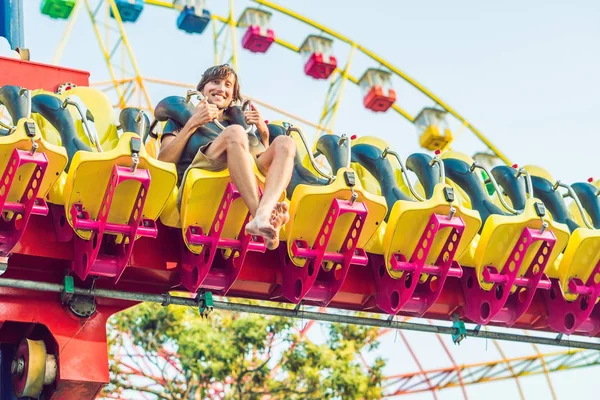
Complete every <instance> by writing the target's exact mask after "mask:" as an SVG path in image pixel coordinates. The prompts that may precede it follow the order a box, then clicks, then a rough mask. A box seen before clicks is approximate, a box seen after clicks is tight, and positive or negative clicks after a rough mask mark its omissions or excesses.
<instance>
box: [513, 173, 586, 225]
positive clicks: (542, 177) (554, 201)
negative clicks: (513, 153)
mask: <svg viewBox="0 0 600 400" xmlns="http://www.w3.org/2000/svg"><path fill="white" fill-rule="evenodd" d="M523 168H525V169H526V170H527V171H528V172H529V174H530V175H531V184H532V186H533V195H534V196H535V197H537V198H538V199H540V200H541V201H542V202H543V203H544V205H545V206H546V208H547V209H548V211H549V212H550V214H551V215H552V218H553V219H554V220H555V221H556V222H559V223H561V224H566V225H567V226H568V227H569V230H570V231H571V232H573V231H574V230H575V229H577V228H579V225H578V224H577V222H575V220H574V219H573V217H572V216H571V213H569V210H568V208H567V205H566V204H565V201H564V199H563V197H562V195H561V194H560V192H559V191H557V190H554V183H555V182H556V181H555V180H554V178H553V177H552V175H550V173H548V171H546V170H545V169H543V168H541V167H538V166H535V165H527V166H525V167H523Z"/></svg>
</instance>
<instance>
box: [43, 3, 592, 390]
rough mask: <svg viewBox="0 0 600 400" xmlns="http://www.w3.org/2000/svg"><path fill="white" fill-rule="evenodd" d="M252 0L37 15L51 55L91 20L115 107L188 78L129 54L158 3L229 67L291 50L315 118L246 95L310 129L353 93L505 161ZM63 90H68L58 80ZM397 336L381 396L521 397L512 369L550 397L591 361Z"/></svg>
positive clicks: (391, 82) (449, 117) (378, 75)
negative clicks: (400, 353)
mask: <svg viewBox="0 0 600 400" xmlns="http://www.w3.org/2000/svg"><path fill="white" fill-rule="evenodd" d="M254 3H256V4H252V5H251V6H248V7H246V8H245V9H242V10H241V11H238V10H239V9H238V7H239V5H238V4H235V3H234V2H233V1H230V2H229V8H228V10H227V12H226V13H223V14H222V15H220V14H219V13H217V12H212V11H211V7H210V6H211V2H210V1H184V0H180V1H174V2H168V1H158V0H146V1H143V0H99V1H92V0H83V1H77V2H76V1H74V0H63V1H60V0H43V1H41V6H40V8H41V12H42V14H44V15H47V16H49V17H51V18H54V19H64V20H66V24H65V31H64V35H63V39H62V40H61V42H60V43H59V44H58V47H57V52H56V55H55V61H58V60H59V59H60V56H61V55H62V54H63V52H67V51H69V50H68V49H69V48H68V41H69V37H70V36H72V35H73V34H75V33H74V32H75V30H74V26H75V22H76V21H77V19H78V18H80V19H83V18H86V14H87V17H89V21H90V24H89V25H86V26H91V28H92V30H93V32H94V35H95V36H96V39H97V42H98V44H99V48H100V52H101V54H102V57H103V58H104V60H105V64H106V68H107V70H108V73H109V76H110V80H109V81H105V82H97V83H96V84H95V86H96V87H99V88H101V89H102V90H105V91H107V92H108V93H111V94H112V95H113V99H115V106H116V107H117V108H125V107H126V106H137V107H140V108H144V109H147V110H152V109H153V108H154V106H155V104H156V100H154V101H153V97H152V96H151V93H152V91H151V89H150V86H151V85H161V86H165V87H169V88H170V90H173V91H183V90H185V89H187V88H192V87H194V86H195V84H194V83H189V82H174V81H170V80H167V78H168V77H169V76H172V75H173V74H165V75H167V76H165V77H160V78H158V77H148V76H146V75H145V74H144V66H143V65H141V64H140V63H139V62H138V61H137V58H136V54H137V49H138V46H142V44H140V43H136V42H135V41H134V40H131V39H130V37H129V36H128V33H127V31H128V28H129V26H130V25H134V24H136V23H140V21H141V20H143V18H144V14H145V13H148V12H150V10H154V11H156V10H160V12H163V13H164V19H171V20H172V21H173V24H174V27H173V28H172V32H169V34H173V35H184V34H185V35H211V34H212V42H213V60H214V62H215V63H231V64H232V65H233V66H234V67H236V69H237V68H240V69H243V68H244V66H243V65H240V63H239V58H240V57H239V53H240V52H242V51H247V52H251V53H255V54H257V55H260V56H261V57H265V59H268V58H269V56H270V52H272V51H273V49H274V48H276V47H280V48H281V49H284V50H285V51H288V52H289V54H290V56H292V57H297V59H298V69H297V71H290V72H289V73H290V74H291V75H294V76H295V78H294V79H313V80H318V81H322V82H323V83H324V84H325V85H327V91H326V95H325V97H324V99H322V100H321V103H322V110H321V113H320V114H319V115H318V116H316V118H315V116H313V117H312V118H310V117H309V118H306V117H299V116H297V115H294V114H293V113H291V112H287V111H285V110H282V109H279V108H278V107H277V106H272V105H271V104H268V103H266V102H261V100H260V99H259V98H254V99H253V100H254V101H255V102H257V103H258V104H261V105H263V106H264V107H268V108H269V109H270V110H271V111H272V112H274V113H279V114H280V115H282V116H283V117H285V118H288V119H291V120H294V121H296V122H298V123H299V124H303V125H305V126H310V127H313V128H314V129H315V131H316V135H317V137H318V136H320V135H323V134H325V133H332V132H336V129H335V122H336V116H337V115H338V111H339V107H340V104H341V102H342V101H345V102H350V101H354V102H360V104H362V106H363V107H364V108H366V109H368V110H370V111H372V112H373V113H376V114H377V113H390V114H392V115H396V116H398V117H401V118H400V119H402V120H403V121H405V122H406V123H409V124H413V125H414V129H415V130H416V132H417V139H418V144H419V146H421V147H422V148H424V149H426V150H429V151H436V150H445V149H448V148H449V147H451V145H452V141H453V137H454V136H455V134H453V133H452V130H451V129H450V126H451V125H454V126H459V127H461V128H462V129H465V130H468V131H470V132H472V133H473V134H474V135H475V136H476V137H478V138H479V139H480V140H481V142H482V143H483V147H484V149H485V151H486V152H488V153H491V154H492V156H493V157H489V155H488V154H483V155H482V158H484V159H486V160H487V159H488V158H489V161H488V162H489V164H490V165H493V163H495V162H498V159H499V160H501V161H503V162H505V163H507V164H510V162H509V160H508V158H507V156H506V155H504V154H503V153H502V152H501V151H500V150H499V149H497V148H496V147H495V146H494V145H493V144H492V143H491V141H490V140H488V139H487V138H486V137H485V136H484V135H483V133H482V132H480V131H479V130H478V129H477V128H475V127H474V126H473V125H472V124H471V123H470V122H468V121H467V120H466V119H465V118H464V117H463V116H462V115H461V114H459V113H458V112H457V111H456V110H454V109H453V108H452V107H451V106H450V105H448V104H447V103H445V102H444V101H443V100H441V98H439V97H438V96H436V95H435V94H434V93H433V92H432V91H430V90H429V89H427V88H425V86H424V85H422V84H420V83H419V82H417V81H416V80H415V79H414V78H412V77H410V76H408V75H407V74H406V73H404V72H403V71H402V70H401V69H399V68H397V67H395V66H394V65H392V64H390V63H389V62H387V61H386V60H384V59H383V58H382V57H380V56H378V55H376V54H374V53H373V52H371V51H369V50H368V49H366V48H365V47H364V46H362V45H360V44H359V43H358V42H355V41H353V40H351V39H349V38H348V37H346V36H343V35H341V34H339V33H337V32H335V31H334V30H332V29H330V28H328V27H326V26H325V25H322V24H320V23H317V22H315V21H313V20H311V19H309V18H307V17H305V16H302V15H300V14H298V13H297V12H294V11H292V10H289V9H286V8H284V7H282V6H279V5H277V4H275V3H272V2H269V1H265V0H255V1H254ZM287 20H294V21H296V22H300V23H301V24H303V25H304V26H305V29H306V36H305V38H304V39H303V40H302V41H300V42H291V41H287V40H286V39H285V38H284V37H280V36H279V34H278V33H279V30H278V28H277V27H278V26H281V25H282V24H285V23H286V21H287ZM104 29H106V31H107V32H108V31H109V30H110V32H111V34H110V35H104V33H103V30H104ZM178 30H179V31H180V32H179V31H178ZM342 46H346V47H347V48H349V51H347V52H346V53H347V56H346V57H339V56H336V54H338V53H337V51H338V50H339V48H340V47H342ZM358 54H360V55H362V56H364V57H366V58H367V59H368V60H370V62H371V66H370V67H368V68H366V69H365V70H364V71H362V72H359V73H357V74H356V75H354V74H353V73H354V72H353V70H352V69H351V66H352V61H353V60H354V57H357V55H358ZM167 68H168V67H167ZM123 71H131V72H132V74H130V75H124V74H123ZM399 81H402V82H404V83H408V85H409V86H410V87H412V88H413V90H415V91H418V92H420V93H421V94H423V95H425V97H426V98H427V99H429V103H425V104H423V106H422V108H421V109H420V111H419V112H418V113H417V114H416V115H413V114H411V113H410V112H408V111H407V110H406V108H405V107H404V106H403V104H402V101H401V98H402V96H399V95H398V94H397V93H398V92H397V89H395V87H396V85H397V83H398V82H399ZM347 85H357V86H358V87H359V88H360V93H361V97H360V98H348V96H346V97H345V96H344V95H345V93H346V91H345V90H344V89H345V87H346V86H347ZM64 89H65V90H67V89H69V87H68V84H67V86H66V87H65V88H64ZM311 121H315V122H311ZM381 335H382V337H384V336H390V335H397V333H396V332H395V331H394V330H386V329H384V330H382V332H381ZM400 336H401V341H402V342H403V344H404V346H405V348H406V350H407V351H408V354H410V357H412V360H413V361H414V363H415V365H416V367H417V368H416V371H415V372H412V373H406V374H397V373H393V374H390V376H389V377H388V378H387V379H389V381H390V386H389V391H388V394H389V396H390V397H393V396H396V395H401V394H409V393H418V392H423V391H428V392H431V393H432V394H433V396H434V397H435V396H436V393H437V392H439V391H441V390H442V389H445V388H452V387H460V388H461V396H462V397H464V398H467V397H468V389H466V386H467V385H469V384H475V383H479V382H485V381H493V380H504V379H512V380H514V382H515V387H516V388H517V390H518V392H519V394H520V396H521V397H522V398H525V397H526V394H525V391H524V390H523V388H522V387H521V381H522V378H521V377H522V376H526V375H531V374H539V375H544V376H545V379H546V383H545V385H546V387H547V388H548V390H549V393H550V395H551V396H553V397H554V398H556V394H555V391H554V388H553V384H552V379H551V377H550V373H551V372H553V371H558V370H562V369H566V368H579V367H582V366H587V365H597V364H598V363H600V360H599V359H598V358H597V357H588V356H587V355H586V354H584V353H585V352H584V353H581V352H579V351H578V352H563V353H553V354H544V353H543V352H541V351H540V350H539V349H538V348H537V347H535V346H533V347H532V348H531V349H529V353H527V355H526V356H519V357H509V356H508V355H507V354H506V353H505V352H504V350H503V348H502V346H501V345H500V344H499V343H498V342H495V343H494V346H495V347H496V350H497V352H498V355H499V357H498V358H497V359H493V360H487V361H485V362H483V363H477V362H472V363H457V362H456V360H455V352H454V351H450V350H449V349H448V347H447V346H446V345H445V344H444V342H443V341H442V342H441V344H440V346H441V350H442V353H443V354H445V356H444V359H445V363H446V364H445V365H444V366H443V367H437V368H434V367H431V368H428V367H426V366H424V365H423V364H422V363H421V361H420V356H419V353H420V352H419V349H416V350H415V349H414V347H415V346H411V343H410V341H409V337H410V335H406V336H405V335H404V334H400ZM412 340H414V338H413V339H412ZM442 353H441V354H442ZM440 396H441V395H440Z"/></svg>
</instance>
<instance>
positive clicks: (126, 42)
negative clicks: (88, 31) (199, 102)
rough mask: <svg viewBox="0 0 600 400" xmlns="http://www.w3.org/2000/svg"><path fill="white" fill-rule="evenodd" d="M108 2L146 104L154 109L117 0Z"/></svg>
mask: <svg viewBox="0 0 600 400" xmlns="http://www.w3.org/2000/svg"><path fill="white" fill-rule="evenodd" d="M108 2H109V4H110V7H111V9H112V12H113V15H114V17H115V21H117V26H118V27H119V31H120V33H121V39H122V40H123V44H124V45H125V49H126V50H127V53H128V54H129V61H130V62H131V65H132V66H133V69H134V71H135V78H136V81H137V83H138V85H139V86H140V89H141V90H142V93H143V94H144V98H145V100H146V104H148V107H151V108H152V100H150V95H149V94H148V91H147V90H146V86H145V84H144V79H143V78H142V74H141V73H140V70H139V68H138V65H137V62H136V60H135V57H134V55H133V50H132V48H131V45H130V44H129V40H128V39H127V34H126V33H125V28H124V27H123V20H121V14H120V13H119V9H118V8H117V4H116V3H115V0H108Z"/></svg>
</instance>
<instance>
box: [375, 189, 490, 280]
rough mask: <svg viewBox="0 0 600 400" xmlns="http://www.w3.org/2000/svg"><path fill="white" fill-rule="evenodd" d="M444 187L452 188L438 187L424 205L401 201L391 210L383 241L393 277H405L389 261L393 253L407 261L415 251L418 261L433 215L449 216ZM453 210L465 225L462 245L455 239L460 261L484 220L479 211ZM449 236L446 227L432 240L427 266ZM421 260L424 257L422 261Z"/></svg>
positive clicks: (460, 207)
mask: <svg viewBox="0 0 600 400" xmlns="http://www.w3.org/2000/svg"><path fill="white" fill-rule="evenodd" d="M445 187H449V185H447V184H442V183H440V184H437V185H436V186H435V188H434V191H433V195H432V197H431V198H430V199H427V200H426V201H424V202H418V201H402V200H400V201H397V202H396V203H395V204H394V206H393V207H392V212H391V213H390V217H389V219H388V223H387V227H386V230H385V236H384V238H383V249H384V258H385V263H386V266H387V269H388V272H389V274H390V275H391V276H392V277H393V278H400V277H402V275H403V273H402V272H401V271H394V270H392V266H391V262H390V260H391V257H392V255H393V253H401V254H402V255H404V256H405V257H406V258H407V259H410V258H411V256H412V255H413V253H415V251H416V252H417V253H416V257H418V258H419V255H420V254H423V251H422V249H417V248H416V247H417V244H418V242H419V240H420V238H421V236H422V235H423V233H424V232H426V230H427V229H428V228H429V226H428V222H429V219H430V218H431V215H432V214H439V215H450V204H449V203H448V202H447V201H446V199H445V197H444V188H445ZM454 208H455V209H456V214H455V215H456V217H459V218H462V220H463V222H464V223H465V230H464V232H463V236H462V239H461V240H460V242H458V239H455V240H453V241H454V242H455V243H457V244H458V248H457V250H456V258H457V259H458V258H459V257H460V256H461V255H462V254H463V253H464V252H465V250H466V249H467V248H468V247H469V246H470V244H471V242H472V240H473V238H474V237H475V236H476V235H477V232H478V231H479V228H480V227H481V219H480V218H479V214H478V213H477V211H474V210H470V209H468V208H464V207H462V206H460V205H454ZM450 233H451V229H450V228H443V229H441V230H440V231H439V233H438V234H437V235H436V237H435V238H434V239H433V245H432V247H431V251H430V252H429V255H428V256H427V258H426V260H425V262H426V263H427V264H429V265H433V264H435V262H436V260H437V259H438V257H439V256H440V254H441V251H442V249H443V246H444V244H445V243H446V240H447V239H448V237H449V234H450ZM451 239H452V238H451ZM422 258H423V256H422V255H421V256H420V259H422Z"/></svg>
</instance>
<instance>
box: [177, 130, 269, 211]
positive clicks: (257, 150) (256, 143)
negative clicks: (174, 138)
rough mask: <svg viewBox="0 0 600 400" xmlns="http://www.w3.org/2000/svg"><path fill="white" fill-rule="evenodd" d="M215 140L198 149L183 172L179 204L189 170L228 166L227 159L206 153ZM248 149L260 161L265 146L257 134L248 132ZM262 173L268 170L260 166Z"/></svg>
mask: <svg viewBox="0 0 600 400" xmlns="http://www.w3.org/2000/svg"><path fill="white" fill-rule="evenodd" d="M212 143H213V142H208V143H206V144H205V145H203V146H202V147H200V148H199V149H198V152H197V153H196V156H195V157H194V160H193V161H192V163H191V164H190V166H189V167H187V169H186V170H185V173H184V174H183V179H182V180H181V186H180V187H179V194H178V195H177V206H180V205H181V193H182V192H183V185H184V184H185V180H186V179H187V174H188V172H189V171H190V170H191V169H193V168H199V169H203V170H205V171H212V172H218V171H223V170H224V169H226V168H227V161H225V160H219V159H215V158H210V157H208V156H207V155H206V150H207V149H208V146H210V145H211V144H212ZM248 149H249V150H250V155H251V156H252V158H253V159H254V162H255V163H256V162H257V161H258V157H260V155H261V154H262V153H263V152H264V151H265V146H264V145H263V144H262V143H261V142H260V140H258V138H257V137H256V136H254V135H253V134H250V133H249V134H248ZM258 169H259V170H260V172H261V173H263V174H266V171H263V170H262V169H261V168H260V167H258Z"/></svg>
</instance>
